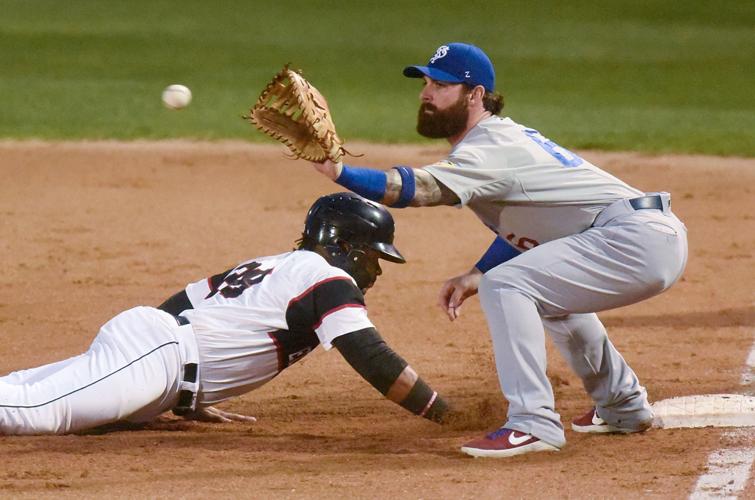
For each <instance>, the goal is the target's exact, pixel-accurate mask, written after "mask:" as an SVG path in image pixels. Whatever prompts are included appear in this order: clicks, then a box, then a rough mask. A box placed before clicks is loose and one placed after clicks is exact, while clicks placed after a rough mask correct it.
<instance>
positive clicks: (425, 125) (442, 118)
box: [417, 92, 469, 139]
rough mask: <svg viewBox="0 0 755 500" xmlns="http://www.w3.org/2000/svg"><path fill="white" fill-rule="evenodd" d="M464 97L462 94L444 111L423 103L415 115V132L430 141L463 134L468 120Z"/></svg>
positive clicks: (467, 109) (464, 94)
mask: <svg viewBox="0 0 755 500" xmlns="http://www.w3.org/2000/svg"><path fill="white" fill-rule="evenodd" d="M466 97H467V95H466V93H463V92H462V94H461V95H460V96H459V99H457V101H456V102H455V103H453V104H452V105H450V106H449V107H447V108H445V109H438V107H437V106H435V105H434V104H430V103H428V102H423V103H422V104H421V105H420V107H419V113H418V115H417V132H418V133H419V134H420V135H422V136H424V137H428V138H430V139H447V138H448V137H453V136H455V135H457V134H459V133H461V132H463V131H464V129H465V128H466V127H467V121H468V119H469V108H468V104H467V103H468V101H467V99H466Z"/></svg>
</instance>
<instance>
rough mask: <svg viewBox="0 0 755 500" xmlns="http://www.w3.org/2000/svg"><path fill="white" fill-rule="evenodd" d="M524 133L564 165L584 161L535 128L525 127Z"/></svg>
mask: <svg viewBox="0 0 755 500" xmlns="http://www.w3.org/2000/svg"><path fill="white" fill-rule="evenodd" d="M524 133H525V134H527V136H528V137H529V138H530V139H532V140H533V141H535V142H536V143H537V144H538V145H539V146H540V147H541V148H543V149H544V150H545V151H546V152H547V153H548V154H549V155H551V156H552V157H554V158H555V159H557V160H558V161H559V163H561V165H563V166H565V167H576V166H578V165H581V164H582V162H583V161H584V160H583V159H582V158H580V157H579V155H575V154H574V153H572V152H571V151H569V150H568V149H566V148H562V147H561V146H559V145H558V144H556V143H555V142H553V141H551V140H550V139H548V138H547V137H544V136H543V135H542V134H541V133H540V132H538V131H537V130H534V129H531V128H526V129H524Z"/></svg>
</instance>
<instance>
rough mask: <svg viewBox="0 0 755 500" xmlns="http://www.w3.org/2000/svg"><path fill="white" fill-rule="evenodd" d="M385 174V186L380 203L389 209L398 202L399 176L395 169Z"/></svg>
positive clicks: (399, 190) (399, 192)
mask: <svg viewBox="0 0 755 500" xmlns="http://www.w3.org/2000/svg"><path fill="white" fill-rule="evenodd" d="M386 174H387V177H388V178H387V180H386V184H385V195H383V199H382V200H380V202H381V203H382V204H383V205H387V206H389V207H390V206H391V205H393V204H394V203H396V202H397V201H398V198H399V196H400V195H401V174H399V173H398V170H396V169H395V168H392V169H390V170H389V171H387V172H386Z"/></svg>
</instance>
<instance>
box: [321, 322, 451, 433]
mask: <svg viewBox="0 0 755 500" xmlns="http://www.w3.org/2000/svg"><path fill="white" fill-rule="evenodd" d="M333 345H335V346H336V348H337V349H338V351H339V352H340V353H341V355H342V356H343V357H344V358H345V359H346V361H347V362H348V363H349V364H350V365H351V367H352V368H354V369H355V370H356V371H357V372H358V373H359V374H360V375H361V376H362V377H363V378H364V379H365V380H367V382H369V383H370V384H372V386H373V387H374V388H375V389H377V390H378V391H380V393H381V394H383V395H384V396H385V397H386V398H388V399H390V400H391V401H393V402H395V403H397V404H399V405H401V406H403V407H404V408H406V409H407V410H409V411H410V412H412V413H414V414H415V415H419V416H421V417H424V418H427V419H429V420H432V421H434V422H443V420H444V418H445V417H446V416H447V413H448V405H447V404H446V402H445V401H444V400H443V399H442V398H441V397H440V396H439V395H438V393H437V392H435V391H433V390H432V389H431V388H430V386H429V385H427V383H425V381H424V380H422V379H421V378H420V377H419V376H418V375H417V373H416V372H415V371H414V370H413V369H412V367H411V366H409V364H408V363H407V362H406V361H404V359H403V358H402V357H401V356H399V355H398V354H396V353H395V352H394V351H393V349H391V348H390V347H389V346H388V345H387V344H386V343H385V341H384V340H383V339H382V337H381V336H380V334H379V333H378V332H377V330H375V329H374V328H365V329H364V330H358V331H356V332H352V333H349V334H347V335H342V336H340V337H338V338H336V339H335V340H334V341H333Z"/></svg>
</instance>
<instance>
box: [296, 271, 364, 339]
mask: <svg viewBox="0 0 755 500" xmlns="http://www.w3.org/2000/svg"><path fill="white" fill-rule="evenodd" d="M286 322H287V323H288V327H289V329H290V330H292V331H296V330H300V331H314V332H315V333H316V334H317V337H318V338H319V340H320V343H321V344H322V346H323V348H325V349H326V350H328V349H330V348H331V347H332V342H333V339H335V338H337V337H340V336H341V335H345V334H347V333H351V332H354V331H357V330H362V329H364V328H374V325H373V324H372V322H371V321H370V320H369V318H368V317H367V310H366V308H365V305H364V295H362V292H361V291H359V289H358V288H357V286H356V285H355V284H354V281H353V280H352V279H351V278H349V277H348V276H330V277H327V278H324V279H322V280H320V281H318V282H317V283H315V284H314V285H312V286H311V287H309V288H308V289H307V290H305V291H304V292H303V293H301V294H300V295H298V296H297V297H294V298H293V299H292V300H291V301H290V303H289V306H288V310H287V311H286Z"/></svg>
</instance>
